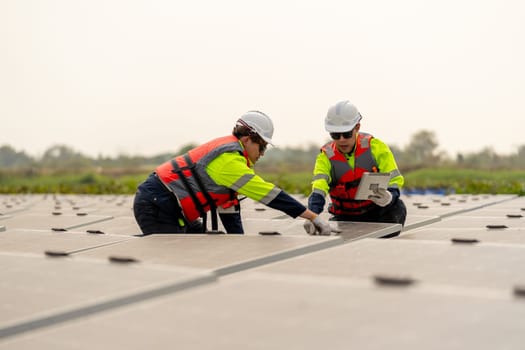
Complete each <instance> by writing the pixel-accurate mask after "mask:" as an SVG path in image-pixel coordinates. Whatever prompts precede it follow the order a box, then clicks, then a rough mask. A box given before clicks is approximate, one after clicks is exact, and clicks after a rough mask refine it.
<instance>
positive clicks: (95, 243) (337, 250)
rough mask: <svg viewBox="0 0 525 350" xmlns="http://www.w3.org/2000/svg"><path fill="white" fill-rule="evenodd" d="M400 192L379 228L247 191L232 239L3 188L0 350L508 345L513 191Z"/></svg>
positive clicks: (523, 306)
mask: <svg viewBox="0 0 525 350" xmlns="http://www.w3.org/2000/svg"><path fill="white" fill-rule="evenodd" d="M297 199H299V200H300V201H301V202H303V203H304V202H306V198H304V197H301V196H297ZM403 199H404V201H405V203H406V205H407V209H408V216H407V222H406V225H405V227H404V228H403V229H402V232H401V235H400V236H399V237H397V238H392V239H378V238H380V237H382V236H385V235H388V234H390V233H393V232H397V231H399V230H401V226H400V225H397V224H384V223H358V222H331V224H332V225H333V226H336V227H337V228H338V229H339V230H340V231H341V233H340V234H338V235H335V236H329V237H326V236H325V237H321V236H309V235H307V234H305V233H304V230H303V228H302V223H303V221H302V220H301V219H292V218H290V217H288V216H286V215H283V213H281V212H279V211H275V210H273V209H271V208H268V207H265V206H263V205H261V204H259V203H256V202H253V201H251V200H249V199H246V200H243V201H242V202H241V203H242V210H241V212H242V214H243V224H244V227H245V230H246V234H245V235H235V234H217V233H213V234H183V235H181V234H177V235H175V234H174V235H170V234H158V235H150V236H141V234H140V230H139V228H138V226H137V224H136V222H135V220H134V218H133V215H132V208H131V207H132V200H133V197H132V196H109V195H108V196H88V195H2V196H0V266H1V267H2V268H1V270H0V271H1V272H0V284H1V288H0V296H1V297H2V299H1V301H0V349H28V348H39V349H71V348H75V349H93V348H126V349H144V348H146V347H154V348H175V347H177V348H185V349H246V348H256V349H259V348H260V349H268V348H286V349H290V348H292V349H318V348H319V347H320V346H324V347H329V348H330V349H340V348H341V349H342V348H345V349H348V348H352V347H354V348H366V349H384V348H387V347H388V348H399V349H465V348H475V349H494V348H505V349H522V348H523V344H525V322H524V321H523V320H524V319H525V272H523V271H525V269H524V268H523V266H525V220H524V219H523V215H524V213H525V198H524V197H516V196H512V195H476V196H474V195H454V196H452V195H450V196H430V195H413V196H403ZM322 215H323V216H324V217H325V218H329V215H328V214H327V213H324V214H322ZM221 229H222V227H221Z"/></svg>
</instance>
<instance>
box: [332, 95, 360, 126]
mask: <svg viewBox="0 0 525 350" xmlns="http://www.w3.org/2000/svg"><path fill="white" fill-rule="evenodd" d="M361 118H362V117H361V114H360V113H359V111H358V110H357V108H356V107H355V106H354V105H353V104H351V103H350V101H341V102H337V103H336V104H335V105H333V106H332V107H330V108H329V109H328V113H326V118H325V119H324V127H325V129H326V131H328V132H345V131H350V130H352V129H353V128H354V127H355V126H356V125H357V123H359V121H360V120H361Z"/></svg>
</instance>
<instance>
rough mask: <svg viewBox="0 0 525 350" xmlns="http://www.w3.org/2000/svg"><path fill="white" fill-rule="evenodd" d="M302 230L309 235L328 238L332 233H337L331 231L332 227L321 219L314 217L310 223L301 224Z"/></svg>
mask: <svg viewBox="0 0 525 350" xmlns="http://www.w3.org/2000/svg"><path fill="white" fill-rule="evenodd" d="M303 227H304V230H305V231H306V233H308V234H309V235H315V234H318V235H323V236H330V233H332V231H334V232H337V231H336V230H333V229H332V227H331V226H330V224H329V223H328V222H326V221H325V220H323V219H321V217H319V216H316V217H315V219H313V220H312V221H310V220H306V221H305V222H304V224H303Z"/></svg>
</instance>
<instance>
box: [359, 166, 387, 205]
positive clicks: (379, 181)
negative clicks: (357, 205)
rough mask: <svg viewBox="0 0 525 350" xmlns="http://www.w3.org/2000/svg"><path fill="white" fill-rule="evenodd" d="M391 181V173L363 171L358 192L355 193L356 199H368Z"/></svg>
mask: <svg viewBox="0 0 525 350" xmlns="http://www.w3.org/2000/svg"><path fill="white" fill-rule="evenodd" d="M389 182H390V173H369V172H366V173H363V176H362V177H361V181H360V182H359V186H358V187H357V192H356V193H355V199H357V200H366V199H368V196H370V195H372V194H374V191H377V189H379V188H387V187H388V183H389Z"/></svg>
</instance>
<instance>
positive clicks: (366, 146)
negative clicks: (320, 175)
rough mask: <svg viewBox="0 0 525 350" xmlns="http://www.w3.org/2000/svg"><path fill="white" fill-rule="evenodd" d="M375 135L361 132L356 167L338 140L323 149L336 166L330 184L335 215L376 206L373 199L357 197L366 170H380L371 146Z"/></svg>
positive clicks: (332, 209) (360, 212) (361, 211)
mask: <svg viewBox="0 0 525 350" xmlns="http://www.w3.org/2000/svg"><path fill="white" fill-rule="evenodd" d="M372 137H373V136H372V135H369V134H366V133H359V134H358V136H357V141H356V142H357V145H356V148H355V150H354V154H355V155H354V159H355V167H354V169H352V167H351V166H350V165H349V164H348V160H347V159H346V157H345V155H344V154H343V153H341V152H340V151H339V150H338V149H337V147H336V144H335V142H330V143H328V144H326V145H325V146H324V147H323V148H322V151H323V152H324V153H325V154H326V155H327V157H328V158H329V159H330V163H331V166H332V168H331V173H330V175H331V177H332V182H331V183H330V199H331V201H332V203H331V205H330V207H329V208H328V211H329V212H330V213H332V214H334V215H360V214H363V213H364V212H366V211H367V210H368V209H369V208H370V207H371V206H372V205H373V202H372V201H370V200H364V201H360V200H355V199H354V197H355V193H356V191H357V186H358V185H359V182H360V180H361V176H362V175H363V173H364V172H374V171H377V162H376V161H375V159H374V157H373V155H372V151H371V149H370V140H371V139H372Z"/></svg>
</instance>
